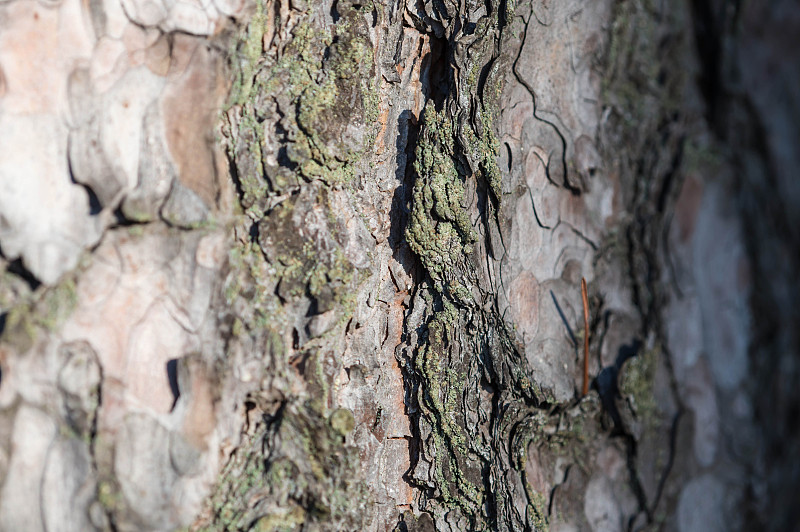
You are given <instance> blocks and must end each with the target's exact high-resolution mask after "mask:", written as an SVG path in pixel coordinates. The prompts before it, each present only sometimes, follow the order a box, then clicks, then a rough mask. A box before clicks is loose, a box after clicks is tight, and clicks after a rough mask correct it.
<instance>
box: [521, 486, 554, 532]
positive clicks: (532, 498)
mask: <svg viewBox="0 0 800 532" xmlns="http://www.w3.org/2000/svg"><path fill="white" fill-rule="evenodd" d="M525 491H527V492H528V500H529V502H528V522H529V523H530V524H532V525H533V529H534V530H535V531H536V532H547V531H548V530H550V524H549V523H548V521H547V506H548V504H547V503H548V499H547V495H545V494H543V493H539V492H538V491H534V490H533V488H531V486H530V484H528V483H527V482H526V483H525Z"/></svg>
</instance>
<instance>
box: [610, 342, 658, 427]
mask: <svg viewBox="0 0 800 532" xmlns="http://www.w3.org/2000/svg"><path fill="white" fill-rule="evenodd" d="M660 353H661V349H660V348H659V347H658V346H656V347H654V348H653V349H649V350H646V351H644V352H642V353H640V354H639V355H637V356H635V357H632V358H629V359H628V360H627V361H626V362H625V364H624V366H623V367H622V371H621V372H620V376H619V390H620V393H621V394H622V395H623V397H625V398H626V399H627V400H628V403H629V404H630V406H631V408H632V409H633V412H634V414H635V415H636V417H637V418H638V419H639V420H641V422H642V423H643V424H644V426H645V427H646V430H648V429H652V428H653V427H654V426H655V425H657V424H658V423H659V419H658V404H657V403H656V399H655V397H654V396H653V382H654V381H655V375H656V370H657V368H658V357H659V356H660Z"/></svg>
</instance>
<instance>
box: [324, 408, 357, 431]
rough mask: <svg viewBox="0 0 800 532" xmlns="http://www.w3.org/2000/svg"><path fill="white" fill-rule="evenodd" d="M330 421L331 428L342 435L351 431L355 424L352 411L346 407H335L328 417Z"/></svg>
mask: <svg viewBox="0 0 800 532" xmlns="http://www.w3.org/2000/svg"><path fill="white" fill-rule="evenodd" d="M330 423H331V427H332V428H333V430H335V431H336V432H338V433H339V434H341V435H342V436H347V435H348V434H350V433H351V432H353V429H354V428H355V426H356V421H355V418H354V417H353V412H351V411H350V410H348V409H347V408H337V409H336V410H334V411H333V413H332V414H331V417H330Z"/></svg>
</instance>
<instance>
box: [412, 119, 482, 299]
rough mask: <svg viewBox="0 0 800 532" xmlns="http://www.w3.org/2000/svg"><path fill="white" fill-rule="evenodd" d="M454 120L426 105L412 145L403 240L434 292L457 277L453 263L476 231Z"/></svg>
mask: <svg viewBox="0 0 800 532" xmlns="http://www.w3.org/2000/svg"><path fill="white" fill-rule="evenodd" d="M454 144H455V139H454V137H453V124H452V122H451V121H450V119H449V118H448V115H447V114H446V113H444V112H441V113H439V112H437V111H436V110H435V109H433V107H431V106H429V107H427V108H426V110H425V114H424V118H423V126H422V130H421V133H420V138H419V142H418V144H417V148H416V161H415V163H414V169H415V170H416V172H417V176H418V178H417V180H416V182H415V183H414V190H413V203H412V208H411V218H410V220H409V225H408V228H407V230H406V239H407V241H408V244H409V246H410V247H411V250H412V251H413V252H414V253H416V254H417V256H418V257H419V258H420V260H421V262H422V264H423V265H424V266H425V269H426V270H427V271H428V274H429V275H430V276H431V279H432V280H433V282H434V287H435V288H436V289H437V290H438V291H444V290H446V289H447V288H448V285H449V284H451V283H452V282H453V280H454V279H455V277H456V274H455V272H454V268H455V265H456V263H458V262H459V261H461V260H463V257H464V255H465V254H468V253H470V252H471V251H472V243H473V242H474V241H475V240H476V238H477V235H476V234H475V232H474V231H473V229H472V224H471V222H470V219H469V215H468V214H467V211H466V206H465V205H464V204H465V199H464V178H463V177H462V176H461V175H459V172H458V170H457V168H456V163H455V155H454V153H453V148H454Z"/></svg>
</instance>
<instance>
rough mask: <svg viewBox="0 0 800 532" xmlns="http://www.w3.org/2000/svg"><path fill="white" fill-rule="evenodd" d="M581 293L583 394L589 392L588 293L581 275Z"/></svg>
mask: <svg viewBox="0 0 800 532" xmlns="http://www.w3.org/2000/svg"><path fill="white" fill-rule="evenodd" d="M581 295H582V296H583V395H586V394H587V393H589V294H588V293H587V291H586V279H585V278H583V277H581Z"/></svg>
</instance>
